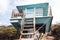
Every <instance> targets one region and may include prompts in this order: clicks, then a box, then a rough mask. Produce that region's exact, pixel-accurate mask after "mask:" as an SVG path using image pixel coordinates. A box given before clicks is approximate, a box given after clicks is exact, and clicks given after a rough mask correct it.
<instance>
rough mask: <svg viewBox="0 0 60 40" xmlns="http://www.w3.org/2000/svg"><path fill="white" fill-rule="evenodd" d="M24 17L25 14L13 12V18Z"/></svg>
mask: <svg viewBox="0 0 60 40" xmlns="http://www.w3.org/2000/svg"><path fill="white" fill-rule="evenodd" d="M23 15H24V13H19V12H17V10H12V15H11V18H14V17H22V16H23Z"/></svg>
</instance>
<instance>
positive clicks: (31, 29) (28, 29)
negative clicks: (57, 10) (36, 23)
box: [23, 28, 34, 31]
mask: <svg viewBox="0 0 60 40" xmlns="http://www.w3.org/2000/svg"><path fill="white" fill-rule="evenodd" d="M23 30H27V31H29V30H34V29H33V28H31V29H23Z"/></svg>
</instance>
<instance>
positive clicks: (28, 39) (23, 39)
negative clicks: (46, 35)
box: [21, 38, 33, 40]
mask: <svg viewBox="0 0 60 40" xmlns="http://www.w3.org/2000/svg"><path fill="white" fill-rule="evenodd" d="M21 40H33V38H21Z"/></svg>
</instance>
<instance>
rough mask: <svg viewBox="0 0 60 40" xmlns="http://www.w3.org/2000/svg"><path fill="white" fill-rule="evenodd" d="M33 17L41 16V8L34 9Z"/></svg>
mask: <svg viewBox="0 0 60 40" xmlns="http://www.w3.org/2000/svg"><path fill="white" fill-rule="evenodd" d="M35 15H36V16H43V8H36V9H35Z"/></svg>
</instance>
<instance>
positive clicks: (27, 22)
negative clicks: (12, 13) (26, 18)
mask: <svg viewBox="0 0 60 40" xmlns="http://www.w3.org/2000/svg"><path fill="white" fill-rule="evenodd" d="M25 24H33V22H25Z"/></svg>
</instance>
